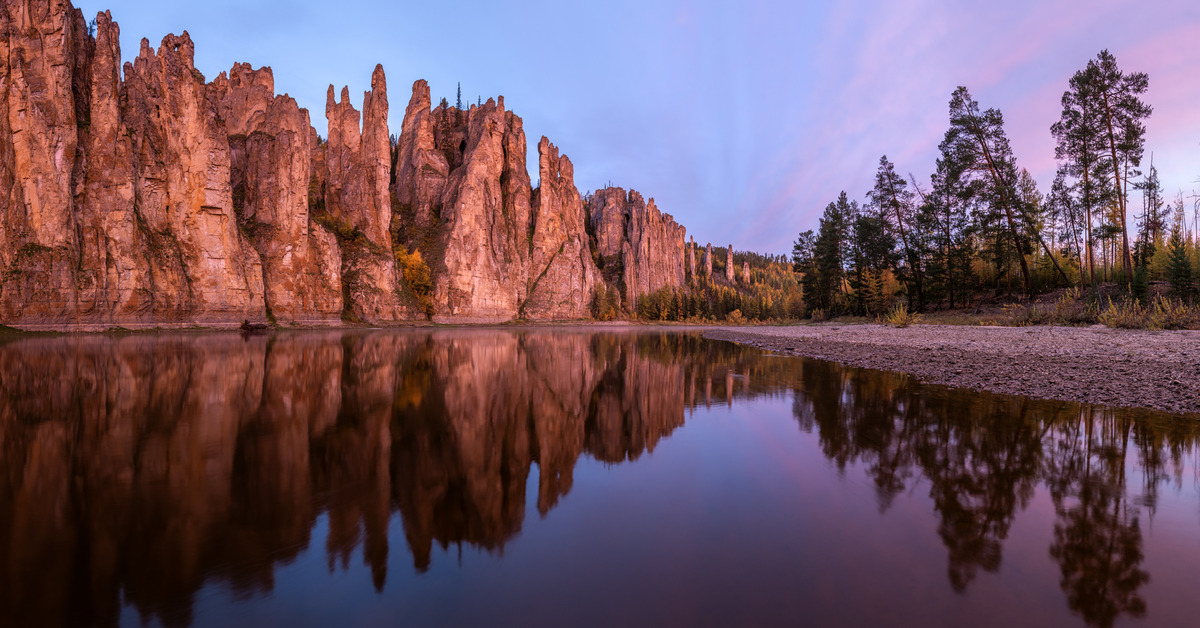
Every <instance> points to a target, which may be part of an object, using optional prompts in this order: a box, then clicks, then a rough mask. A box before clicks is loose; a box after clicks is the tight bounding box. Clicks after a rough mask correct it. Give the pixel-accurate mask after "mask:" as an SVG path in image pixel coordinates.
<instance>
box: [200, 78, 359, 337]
mask: <svg viewBox="0 0 1200 628" xmlns="http://www.w3.org/2000/svg"><path fill="white" fill-rule="evenodd" d="M211 91H212V95H213V98H214V100H215V101H216V102H217V103H218V105H217V106H218V111H219V113H220V115H221V117H222V118H223V119H224V120H225V124H226V130H227V132H228V133H229V145H230V151H231V164H230V165H231V170H230V179H231V184H232V187H233V198H234V209H235V210H236V211H237V213H238V219H239V221H240V224H241V225H242V227H243V228H244V229H245V231H246V232H248V233H249V234H250V240H251V242H253V244H254V247H255V249H257V251H258V252H259V254H260V255H261V257H262V261H263V262H262V263H263V284H264V287H265V290H266V294H265V297H266V306H267V309H268V311H269V312H270V313H271V314H272V315H273V316H274V317H275V318H276V319H277V320H279V321H281V322H287V323H314V322H331V321H336V320H339V319H340V317H341V313H342V305H343V304H342V285H341V252H340V251H339V249H338V247H337V240H336V238H335V237H334V235H333V233H332V232H331V231H330V230H329V229H327V228H326V227H324V226H322V225H319V224H317V223H316V222H314V221H313V219H312V216H310V215H309V212H308V206H309V180H310V178H311V172H312V162H311V154H312V152H313V149H314V148H315V144H316V137H315V136H314V134H313V133H312V126H311V125H310V124H309V120H308V112H307V111H306V110H304V109H301V108H300V107H299V106H298V105H297V104H296V101H295V100H293V99H291V98H289V97H288V96H286V95H284V96H276V95H275V83H274V78H273V76H272V73H271V69H270V68H262V69H259V70H253V69H251V67H250V65H249V64H236V65H234V66H233V68H232V69H231V70H230V71H229V74H228V76H226V75H225V74H224V73H222V74H221V75H220V76H218V77H217V78H216V80H214V81H213V83H212V86H211Z"/></svg>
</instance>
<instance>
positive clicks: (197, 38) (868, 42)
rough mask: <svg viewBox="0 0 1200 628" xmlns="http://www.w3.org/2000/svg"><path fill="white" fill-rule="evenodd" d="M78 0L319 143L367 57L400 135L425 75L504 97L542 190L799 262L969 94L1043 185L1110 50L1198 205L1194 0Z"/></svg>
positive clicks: (446, 90) (359, 89) (1166, 166)
mask: <svg viewBox="0 0 1200 628" xmlns="http://www.w3.org/2000/svg"><path fill="white" fill-rule="evenodd" d="M74 1H75V6H76V7H78V8H80V9H82V10H83V12H84V15H85V16H86V17H88V18H89V19H90V18H91V16H93V15H95V13H96V12H98V11H103V10H105V9H110V10H111V11H112V15H113V19H114V20H115V21H117V22H118V23H119V24H120V27H121V52H122V57H123V58H124V59H125V60H131V59H132V58H134V57H135V56H136V55H137V53H138V49H139V46H140V41H141V39H142V38H143V37H146V38H148V39H149V40H150V42H151V45H152V46H154V47H155V48H157V47H158V44H159V42H160V41H161V39H162V37H163V36H164V35H166V34H168V33H175V34H178V33H180V32H181V31H183V30H187V31H188V33H189V34H190V35H191V37H192V40H193V41H194V42H195V45H196V67H197V68H198V69H199V70H200V71H201V72H202V73H203V74H204V75H205V77H206V78H207V79H208V80H211V79H212V78H213V77H215V76H216V75H217V74H218V73H219V72H221V71H225V70H228V69H229V68H230V67H231V66H232V65H233V64H234V63H235V62H249V63H251V64H252V65H253V66H254V67H259V66H264V65H266V66H271V68H272V69H273V71H274V75H275V89H276V91H277V92H279V93H288V94H289V95H291V96H292V97H293V98H295V99H296V100H297V101H298V102H299V103H300V106H302V107H306V108H307V109H308V110H309V112H310V116H311V118H312V122H313V125H314V126H315V127H316V128H317V130H318V132H320V133H321V134H322V135H324V132H325V127H326V123H325V116H324V111H325V109H324V107H325V94H326V89H327V88H328V87H329V85H330V84H334V85H335V87H336V89H337V91H340V89H341V87H342V86H343V85H348V86H349V88H350V93H351V95H352V96H351V98H352V101H353V102H354V103H355V107H356V108H358V109H360V110H361V105H362V97H361V94H362V93H363V91H364V90H366V89H368V88H369V86H370V78H371V71H372V70H373V69H374V67H375V64H377V63H382V64H383V67H384V70H385V72H386V74H387V78H388V98H389V103H390V121H389V126H390V128H391V130H392V132H393V133H399V129H400V124H401V122H402V120H403V116H404V108H405V106H406V105H407V103H408V99H409V96H410V94H411V86H412V82H413V81H414V80H416V79H421V78H423V79H426V80H427V81H429V85H430V88H431V91H432V95H433V99H434V102H435V103H436V102H437V100H438V99H440V98H442V97H445V98H446V99H447V100H449V101H450V102H451V104H453V103H454V100H455V91H456V86H457V85H458V84H460V83H461V85H462V93H463V100H464V102H467V101H470V102H476V100H477V99H478V98H482V99H483V100H485V101H486V100H487V99H488V98H490V97H494V96H496V95H503V96H504V98H505V106H506V107H507V108H508V109H509V110H511V111H514V112H515V113H516V114H517V115H519V116H521V118H522V119H523V120H524V128H525V132H526V134H527V143H528V146H529V147H530V160H529V164H530V166H531V167H532V169H533V170H534V172H533V173H532V174H531V176H532V178H533V180H534V181H535V182H536V180H537V172H536V170H537V154H536V151H537V148H536V147H537V141H538V139H540V137H541V136H543V135H545V136H547V137H548V138H550V141H551V142H553V143H554V144H556V145H557V146H558V147H559V149H560V150H561V151H562V152H563V153H565V154H566V155H568V156H569V157H570V158H571V161H572V162H573V163H574V165H575V183H576V186H577V187H578V188H579V190H580V191H581V192H584V193H586V192H588V191H590V190H594V189H597V188H601V187H604V186H606V185H609V184H610V183H611V184H612V185H618V186H621V187H625V188H634V189H637V190H639V191H640V192H642V194H643V195H644V196H647V197H653V198H654V199H655V200H656V204H657V206H658V207H659V209H661V210H663V211H665V212H667V213H670V214H672V215H674V217H675V219H676V220H678V221H679V222H680V223H681V224H683V225H684V226H685V227H686V228H687V230H688V234H689V235H691V236H694V237H695V238H696V240H697V241H698V242H700V243H706V242H712V243H713V244H714V245H722V246H723V245H727V244H732V245H733V246H734V248H735V249H738V250H754V251H759V252H763V253H788V252H789V251H790V250H791V245H792V241H793V240H795V238H796V235H797V234H798V233H799V232H800V231H803V230H805V229H815V228H816V227H817V221H818V219H819V217H820V215H821V212H822V211H823V209H824V207H825V205H827V204H828V203H829V202H830V201H832V200H834V199H835V198H836V197H837V195H838V193H839V192H841V191H842V190H845V191H846V192H847V193H848V194H849V195H850V197H851V198H852V199H860V200H861V199H863V197H864V195H865V194H866V192H867V191H868V190H869V189H870V188H871V186H872V185H873V181H874V174H875V170H876V168H877V166H878V163H879V158H880V156H882V155H887V157H888V158H889V159H890V160H891V161H892V162H893V163H895V165H896V168H897V170H898V171H899V172H900V173H903V174H906V175H907V174H909V173H911V174H912V175H914V176H915V177H916V179H917V180H918V181H919V182H921V183H922V185H924V186H925V187H928V181H929V175H930V173H932V171H933V168H934V160H935V159H936V157H937V145H938V143H939V142H940V141H941V139H942V136H943V135H944V133H945V131H946V128H947V126H948V109H947V103H948V101H949V99H950V94H951V92H952V91H954V89H955V87H957V86H959V85H965V86H967V87H968V88H969V89H970V90H971V93H972V95H973V96H974V97H975V99H976V100H977V101H978V102H979V103H980V105H981V107H983V108H989V107H996V108H999V109H1000V110H1001V111H1002V112H1003V113H1004V119H1005V123H1006V129H1007V131H1008V135H1009V138H1010V140H1011V143H1012V147H1013V150H1014V152H1015V154H1016V157H1017V163H1018V166H1020V167H1024V168H1027V169H1028V170H1029V171H1030V173H1031V174H1033V176H1034V178H1035V179H1036V180H1037V181H1038V183H1039V185H1040V187H1041V190H1042V192H1046V191H1048V189H1049V186H1050V183H1051V182H1052V180H1053V177H1054V171H1055V161H1054V140H1053V138H1052V137H1051V135H1050V125H1051V124H1053V123H1054V122H1055V121H1056V120H1057V119H1058V117H1059V114H1060V112H1061V105H1060V99H1061V97H1062V93H1063V91H1064V90H1065V89H1066V88H1067V81H1068V79H1069V78H1070V77H1071V75H1072V74H1073V73H1074V72H1076V71H1077V70H1079V69H1082V68H1083V67H1084V66H1086V64H1087V61H1088V60H1089V59H1091V58H1094V57H1095V56H1096V54H1097V53H1099V52H1100V51H1101V50H1102V49H1108V50H1109V51H1111V52H1112V53H1113V54H1114V55H1115V56H1116V58H1117V62H1118V64H1119V65H1120V67H1121V68H1122V69H1123V70H1125V71H1141V72H1146V73H1148V74H1149V76H1150V89H1149V91H1148V93H1147V94H1146V96H1145V99H1146V100H1147V101H1148V102H1149V103H1150V104H1151V105H1153V107H1154V114H1153V116H1152V117H1151V118H1150V120H1149V121H1148V123H1147V127H1148V131H1147V136H1146V155H1147V159H1149V157H1150V154H1151V153H1153V155H1154V164H1155V166H1156V167H1157V168H1158V170H1159V175H1160V178H1161V180H1162V181H1163V183H1164V185H1165V187H1166V189H1167V192H1168V197H1169V198H1174V196H1175V194H1176V193H1179V192H1182V193H1183V194H1184V196H1185V197H1188V196H1191V195H1192V194H1194V193H1195V192H1193V190H1196V191H1200V183H1198V182H1197V179H1200V2H1196V1H1195V0H1165V1H1160V0H1153V1H1142V2H1133V1H1112V0H1088V1H1077V2H1067V1H1046V0H1008V1H1006V2H987V3H984V2H961V1H952V0H942V1H939V0H911V1H904V2H899V1H891V2H888V1H883V0H881V1H876V2H856V1H852V0H843V1H839V2H827V1H821V2H804V1H792V2H784V1H776V2H765V1H756V0H742V1H741V2H738V3H733V2H715V1H714V2H703V1H692V2H689V1H684V0H678V1H670V2H668V1H663V2H655V1H652V0H634V1H627V0H605V1H603V2H562V1H561V0H557V1H545V2H540V1H529V2H505V1H503V0H501V1H496V0H492V1H490V2H487V1H481V2H476V1H474V0H456V1H455V2H452V3H443V2H430V1H428V0H422V1H421V2H407V1H402V2H369V1H366V0H339V1H338V2H327V1H309V0H293V1H289V2H270V1H257V0H236V1H231V0H209V1H208V2H204V3H198V2H181V1H165V2H163V1H159V2H149V1H144V0H143V1H141V2H135V1H128V0H74ZM735 4H736V6H735ZM1144 165H1145V164H1144ZM1192 200H1193V199H1188V200H1187V202H1188V204H1189V206H1190V204H1191V202H1192ZM1140 206H1141V204H1140V201H1138V200H1136V199H1135V200H1134V201H1132V202H1131V208H1133V209H1140Z"/></svg>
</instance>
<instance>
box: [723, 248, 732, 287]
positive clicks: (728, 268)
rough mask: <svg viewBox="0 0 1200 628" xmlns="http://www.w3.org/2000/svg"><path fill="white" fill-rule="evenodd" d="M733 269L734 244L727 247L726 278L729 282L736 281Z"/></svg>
mask: <svg viewBox="0 0 1200 628" xmlns="http://www.w3.org/2000/svg"><path fill="white" fill-rule="evenodd" d="M733 270H734V267H733V245H732V244H730V245H729V248H727V249H725V280H726V281H728V282H729V283H733V282H734V274H733Z"/></svg>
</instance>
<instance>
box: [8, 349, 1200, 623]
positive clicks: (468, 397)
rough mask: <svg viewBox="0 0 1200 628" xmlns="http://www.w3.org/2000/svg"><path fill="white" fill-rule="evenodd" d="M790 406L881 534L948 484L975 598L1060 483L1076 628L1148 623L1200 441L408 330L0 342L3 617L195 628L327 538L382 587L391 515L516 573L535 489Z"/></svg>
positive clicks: (956, 559) (915, 391)
mask: <svg viewBox="0 0 1200 628" xmlns="http://www.w3.org/2000/svg"><path fill="white" fill-rule="evenodd" d="M788 394H790V395H792V397H793V404H794V411H795V414H796V418H797V419H798V421H799V422H800V424H801V426H802V427H803V428H804V429H806V430H809V431H813V432H815V433H816V434H817V436H818V438H819V439H820V444H821V448H822V451H823V453H824V455H825V456H827V457H828V458H829V459H830V460H831V461H832V462H833V463H834V464H836V465H837V466H838V468H840V469H841V470H842V471H843V472H845V471H846V469H848V468H851V467H852V466H860V467H861V468H862V469H864V471H865V472H866V473H867V474H868V476H869V477H870V478H871V479H872V481H873V483H874V485H875V488H876V492H877V495H878V503H879V508H880V510H881V512H882V511H885V510H887V508H888V507H889V505H890V504H891V503H892V500H893V499H894V498H895V496H897V495H899V494H900V493H902V492H904V491H906V490H911V489H912V488H913V487H914V486H915V485H916V483H917V482H921V481H927V482H928V483H929V489H930V495H931V497H932V499H933V502H934V507H935V509H936V512H937V515H938V517H939V524H938V532H939V535H940V536H941V538H942V540H943V542H944V543H945V545H946V547H947V551H948V555H949V565H950V566H949V573H950V581H951V583H952V585H953V586H954V587H955V588H957V589H959V590H962V589H964V588H965V587H967V586H969V584H970V582H971V581H972V580H973V578H974V577H975V576H976V574H977V572H978V571H979V570H980V569H983V570H985V571H987V570H994V569H996V568H997V567H998V566H999V564H1000V559H1001V550H1002V544H1003V541H1004V539H1005V537H1006V536H1007V534H1008V530H1009V527H1010V526H1011V524H1012V521H1013V518H1014V516H1015V513H1016V512H1017V511H1018V510H1020V509H1021V508H1023V507H1024V506H1025V504H1026V503H1027V502H1028V500H1029V499H1030V495H1031V494H1032V491H1033V487H1034V486H1035V485H1036V484H1037V482H1039V481H1041V482H1042V483H1044V484H1045V485H1046V486H1047V487H1048V488H1049V490H1050V492H1051V495H1052V497H1053V499H1054V503H1055V507H1056V509H1057V510H1058V523H1057V524H1056V527H1055V544H1054V547H1053V548H1052V550H1051V551H1052V555H1053V556H1054V557H1055V558H1056V559H1058V560H1059V562H1060V565H1062V570H1063V579H1062V583H1063V584H1062V586H1063V588H1064V590H1065V591H1066V592H1067V595H1068V600H1069V603H1070V604H1071V607H1072V608H1073V609H1075V610H1076V611H1077V612H1079V613H1080V614H1081V615H1083V617H1084V618H1085V619H1087V620H1088V621H1089V622H1092V623H1095V624H1098V625H1105V624H1109V623H1112V621H1113V620H1114V619H1115V618H1116V617H1117V616H1119V615H1121V614H1130V615H1134V616H1137V615H1138V614H1140V613H1144V612H1145V603H1144V602H1143V601H1142V600H1141V598H1140V595H1139V591H1140V587H1141V586H1142V585H1143V584H1144V583H1145V582H1146V581H1147V579H1148V575H1147V574H1146V573H1145V571H1143V570H1142V569H1141V561H1142V551H1141V542H1142V541H1141V532H1140V528H1139V515H1140V511H1139V510H1138V508H1140V507H1141V506H1142V505H1149V506H1152V505H1153V503H1154V494H1155V491H1156V490H1157V487H1158V486H1159V485H1160V484H1161V483H1163V482H1167V481H1169V479H1170V476H1172V473H1171V472H1170V471H1171V470H1172V469H1173V471H1174V473H1173V476H1174V477H1175V480H1176V481H1179V477H1180V474H1181V473H1182V469H1183V468H1184V463H1183V460H1184V458H1185V457H1186V456H1188V455H1189V454H1190V452H1194V451H1195V449H1196V434H1197V432H1198V431H1200V430H1198V426H1197V425H1195V424H1185V423H1184V422H1180V421H1176V422H1172V423H1156V422H1153V421H1142V420H1134V419H1133V418H1131V415H1129V414H1127V413H1122V414H1120V415H1113V414H1112V413H1108V414H1104V413H1101V414H1090V413H1088V414H1085V415H1083V416H1081V415H1080V414H1079V411H1078V407H1076V406H1069V407H1068V406H1064V405H1063V404H1048V403H1041V402H1031V401H1022V400H1017V399H1011V398H1005V397H998V396H993V395H954V394H948V393H937V392H931V391H930V389H924V388H920V387H917V386H916V385H914V384H913V383H912V382H911V381H910V380H908V379H907V378H904V377H901V376H898V375H891V374H880V373H875V372H868V371H857V370H854V369H844V368H841V367H838V366H836V365H831V364H827V363H820V362H814V361H806V360H800V359H781V358H774V357H767V356H764V355H763V353H762V352H760V351H758V350H756V349H753V348H749V347H744V346H738V345H734V344H731V343H721V342H708V341H705V340H703V339H701V338H700V337H699V336H698V335H693V334H675V333H663V334H658V333H646V334H590V333H562V332H559V331H554V332H551V331H540V330H535V331H525V332H508V331H478V332H465V331H456V332H452V333H443V332H437V331H433V332H429V331H413V330H409V331H404V332H387V333H376V332H366V333H364V332H350V333H345V334H343V333H329V334H297V335H289V334H281V335H279V336H276V337H272V338H266V337H250V338H248V339H243V338H242V337H241V336H238V335H229V336H224V335H214V336H205V337H204V338H203V341H202V342H199V341H196V340H194V339H190V338H178V337H171V336H138V337H133V338H126V339H116V340H113V339H104V338H95V339H84V340H80V339H71V338H65V339H32V340H21V341H17V342H11V343H8V344H0V449H2V451H0V567H5V568H7V569H6V570H5V571H0V618H5V619H6V620H11V621H13V623H15V624H17V625H26V624H29V625H33V624H39V625H62V624H80V623H85V624H86V623H101V624H112V623H115V622H116V621H117V620H118V619H119V617H120V612H121V604H122V602H124V603H127V604H132V605H133V606H134V607H135V608H136V609H137V610H138V611H139V612H141V613H143V614H144V616H146V617H149V618H157V619H158V620H159V621H162V622H163V623H165V624H168V625H186V624H187V623H189V622H190V621H191V612H192V610H191V603H192V596H193V594H194V593H195V591H196V590H198V589H199V588H200V587H201V586H203V585H204V584H205V583H206V582H212V581H220V582H224V583H227V584H228V585H229V587H230V588H231V589H232V590H233V591H234V594H235V595H237V596H249V595H254V594H258V593H262V592H267V591H270V590H271V589H272V587H273V586H274V582H273V577H274V575H273V574H274V569H275V565H277V564H278V563H280V562H281V561H289V560H291V559H292V558H294V557H295V556H296V555H297V554H298V553H299V552H300V551H301V550H302V549H303V548H304V547H307V546H308V545H309V543H310V536H311V534H312V529H313V525H314V523H315V522H316V521H317V520H318V518H322V517H323V518H324V519H325V520H327V522H328V528H329V532H328V535H327V538H326V545H325V548H324V550H325V552H326V554H327V556H328V560H329V563H330V567H331V568H337V567H338V566H339V565H343V566H344V565H348V564H349V562H350V561H351V560H352V558H353V556H354V555H355V554H356V553H361V559H360V560H362V561H363V562H364V563H366V565H367V566H368V567H369V568H370V569H371V572H372V577H373V580H374V584H375V586H376V587H377V588H379V589H383V588H385V587H386V578H387V571H386V568H387V562H388V556H389V541H390V542H392V543H394V542H395V539H389V538H388V530H389V526H390V524H391V517H392V516H393V514H394V513H395V512H397V511H398V512H399V513H400V517H401V522H402V524H403V528H404V534H405V538H406V541H407V543H408V546H409V548H410V550H411V552H412V555H413V561H414V565H415V567H416V568H417V569H418V570H421V569H425V568H427V567H428V566H429V565H430V563H431V561H432V560H433V559H434V558H433V554H434V551H433V548H434V546H435V545H437V546H441V547H443V548H447V547H450V546H452V545H456V544H457V545H462V544H467V545H470V546H474V547H478V548H482V549H484V550H487V551H503V549H504V546H505V543H506V542H508V541H509V540H510V539H512V538H513V537H514V536H515V535H517V534H519V533H520V530H521V526H522V524H523V523H524V519H525V516H526V512H525V509H526V502H527V497H526V490H527V489H526V487H527V486H529V483H528V480H529V479H530V478H529V474H530V473H531V472H533V470H534V465H536V466H537V472H538V481H537V491H538V494H537V500H536V503H537V509H538V511H539V513H540V514H541V515H543V516H547V515H549V513H550V512H551V511H552V510H553V508H554V507H555V505H556V504H558V503H560V502H561V501H562V500H563V499H565V498H566V496H567V495H568V493H569V492H570V491H571V490H572V485H573V474H574V469H575V465H576V463H577V462H578V459H579V457H580V456H583V455H589V456H591V457H593V458H595V459H596V460H599V461H601V462H604V463H610V464H617V463H622V462H625V461H631V460H636V459H637V458H638V457H639V456H642V455H644V454H645V453H646V452H650V451H653V450H654V449H655V448H656V447H658V446H660V444H661V443H662V442H663V439H665V438H666V437H667V436H669V435H670V434H671V433H672V432H673V430H675V429H676V428H678V427H679V426H681V425H682V424H683V422H684V418H685V412H686V409H687V408H688V407H693V408H694V407H696V406H697V405H700V404H704V403H710V402H713V401H715V402H716V403H727V402H728V401H729V400H731V399H738V398H746V397H759V396H778V397H782V396H785V395H788ZM1129 444H1134V445H1135V446H1136V449H1135V451H1134V452H1127V451H1126V449H1127V447H1128V445H1129ZM1127 453H1128V454H1129V455H1131V456H1132V455H1135V454H1136V456H1137V457H1138V459H1139V461H1140V464H1141V465H1142V467H1143V477H1144V479H1145V486H1144V487H1143V488H1144V495H1143V497H1142V498H1141V500H1140V501H1136V502H1134V504H1135V505H1134V506H1131V505H1130V501H1131V500H1130V499H1129V498H1128V497H1126V488H1125V479H1124V475H1123V469H1124V466H1123V465H1124V464H1125V463H1126V462H1128V461H1127V456H1126V454H1127ZM922 478H924V479H922Z"/></svg>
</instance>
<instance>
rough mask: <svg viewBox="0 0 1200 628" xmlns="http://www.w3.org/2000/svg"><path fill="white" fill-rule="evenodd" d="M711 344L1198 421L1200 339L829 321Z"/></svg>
mask: <svg viewBox="0 0 1200 628" xmlns="http://www.w3.org/2000/svg"><path fill="white" fill-rule="evenodd" d="M705 336H707V337H709V338H713V339H718V340H730V341H734V342H738V343H741V344H747V345H752V346H756V347H761V348H763V349H769V350H772V351H776V352H780V353H785V354H791V355H801V356H806V357H810V358H818V359H822V360H831V361H834V362H840V363H842V364H847V365H849V366H857V367H863V368H872V369H879V370H885V371H896V372H900V373H907V374H909V375H912V376H915V377H917V378H918V379H919V380H921V381H923V382H928V383H932V384H941V385H947V386H958V387H962V388H971V389H974V390H986V391H990V392H998V393H1006V394H1012V395H1025V396H1028V397H1037V398H1042V399H1061V400H1066V401H1078V402H1082V403H1091V404H1103V405H1108V406H1118V407H1135V408H1152V409H1155V410H1162V411H1165V412H1172V413H1178V414H1188V415H1192V416H1193V417H1198V416H1200V331H1131V330H1117V329H1108V328H1104V327H1100V326H1096V327H1088V328H1080V327H968V326H954V325H914V326H912V327H907V328H903V329H897V328H893V327H888V326H885V325H839V324H833V323H823V324H816V325H801V326H795V327H722V328H718V329H713V330H710V331H708V332H706V333H705Z"/></svg>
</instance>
